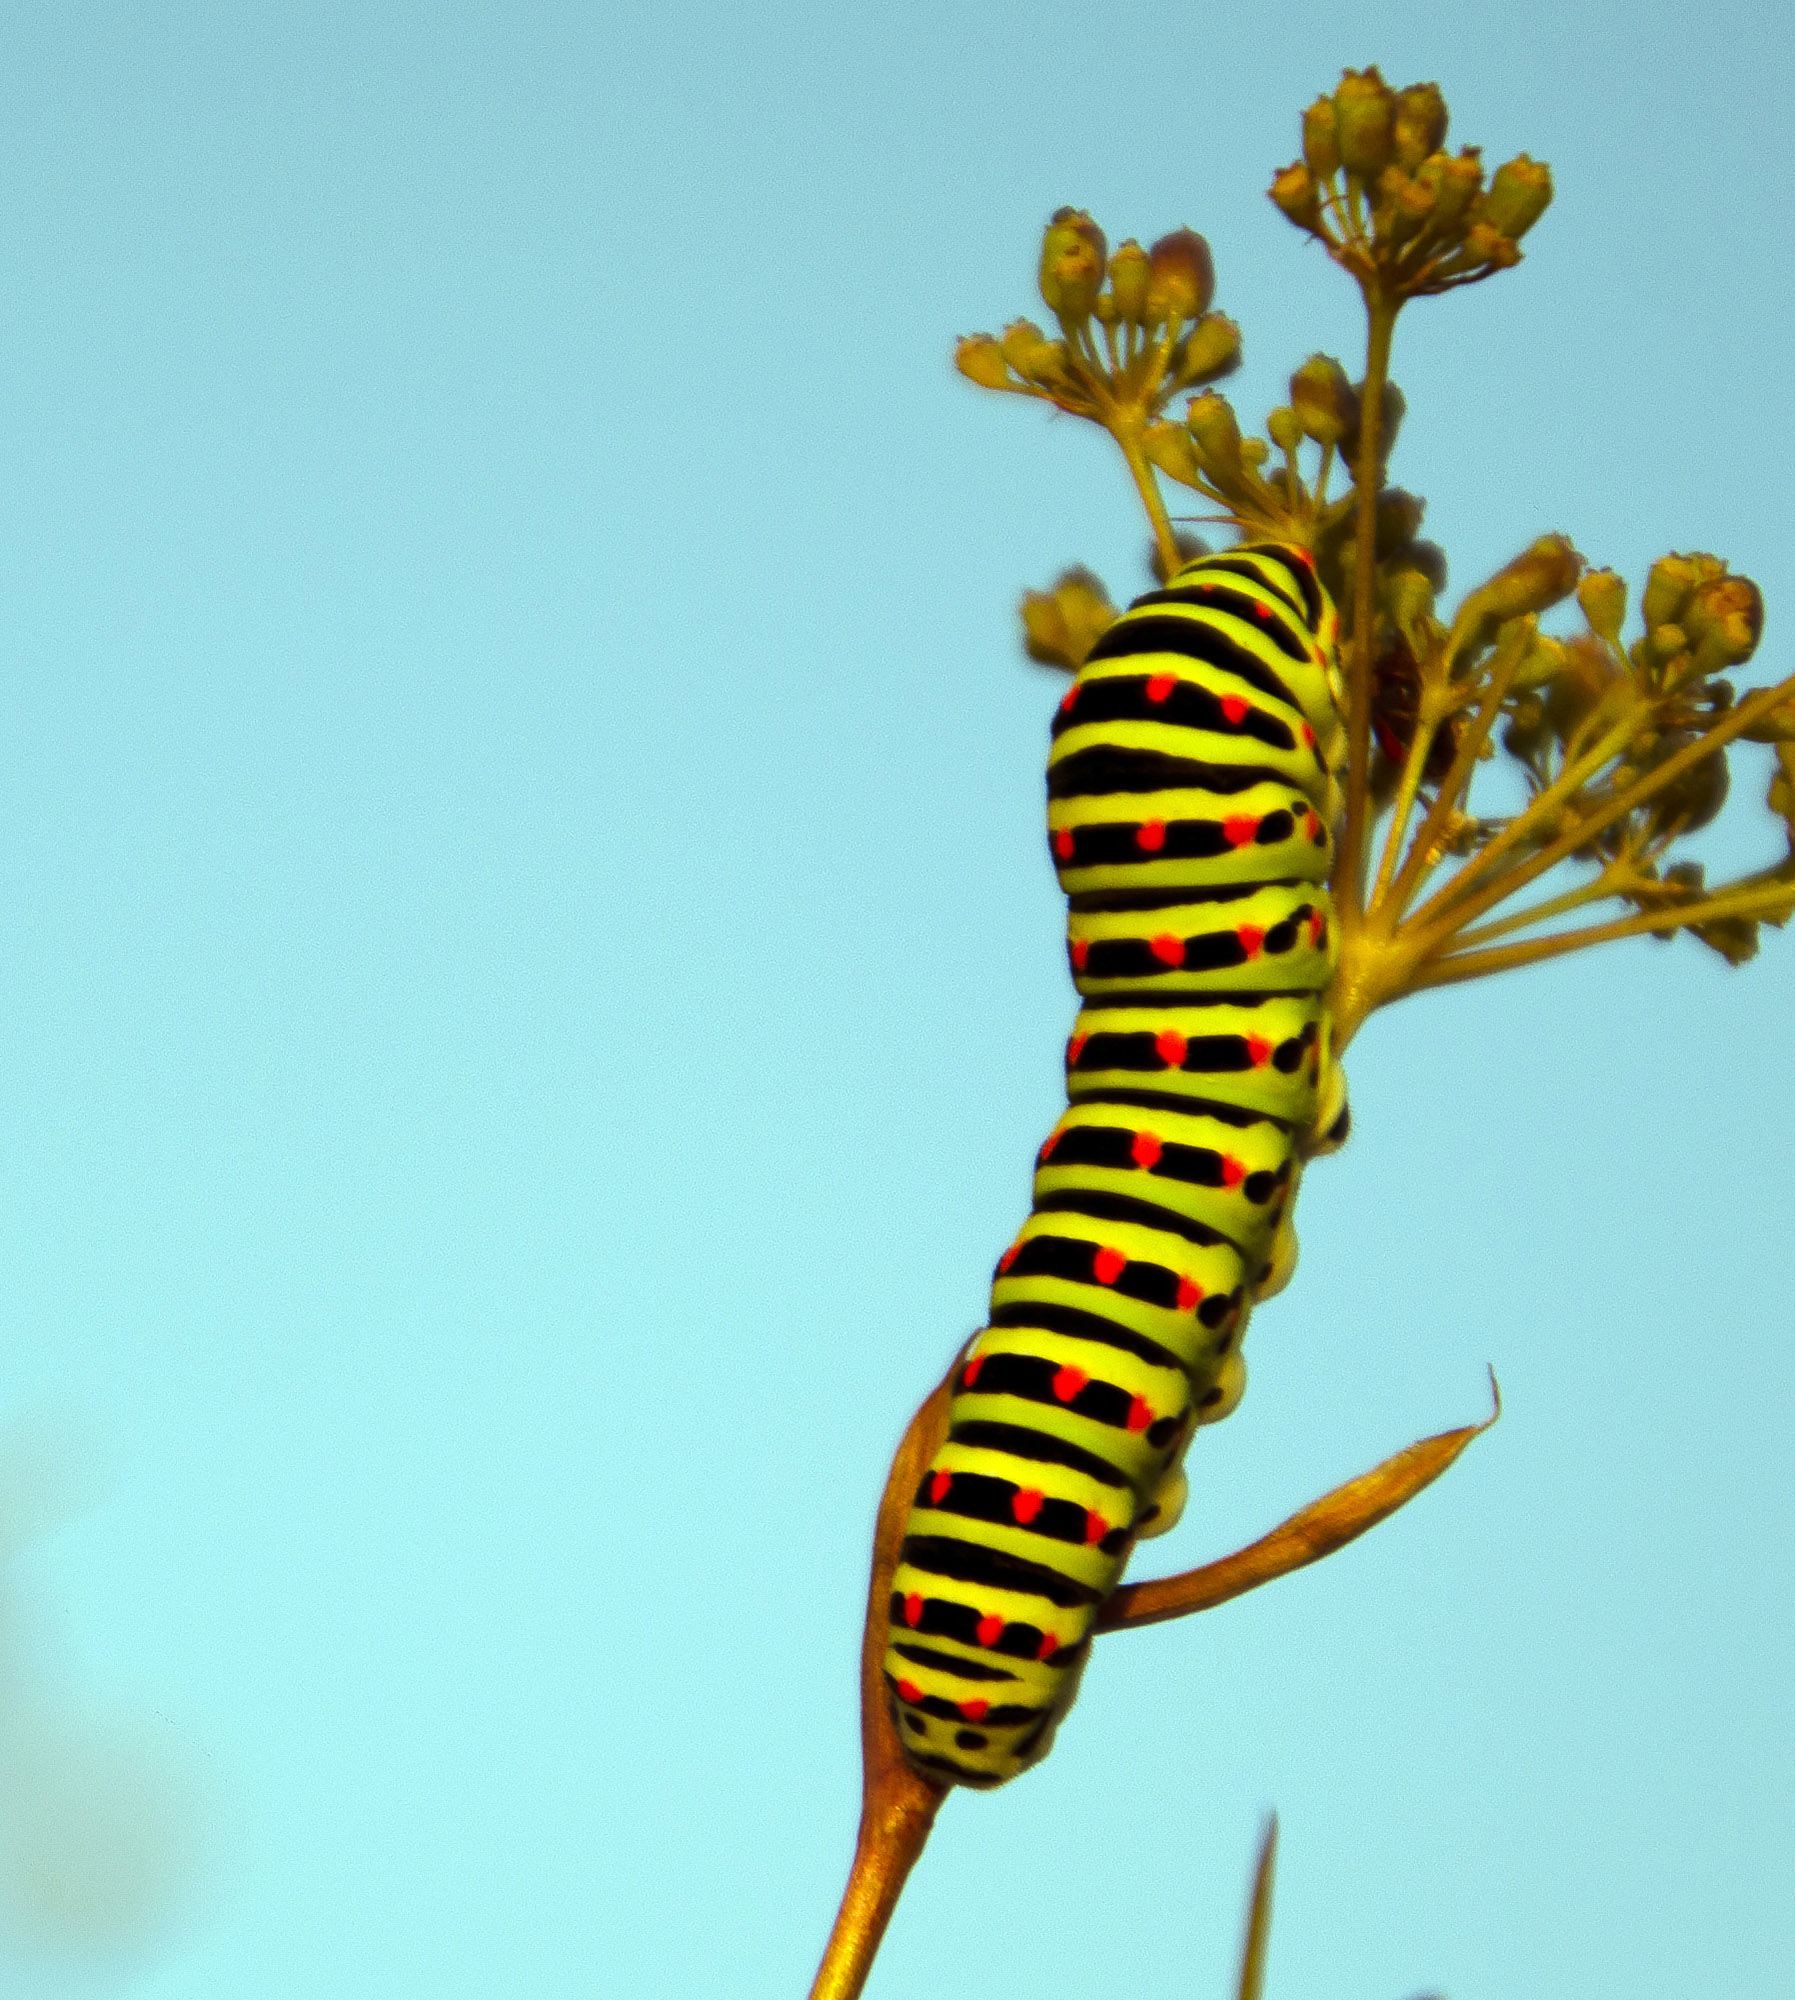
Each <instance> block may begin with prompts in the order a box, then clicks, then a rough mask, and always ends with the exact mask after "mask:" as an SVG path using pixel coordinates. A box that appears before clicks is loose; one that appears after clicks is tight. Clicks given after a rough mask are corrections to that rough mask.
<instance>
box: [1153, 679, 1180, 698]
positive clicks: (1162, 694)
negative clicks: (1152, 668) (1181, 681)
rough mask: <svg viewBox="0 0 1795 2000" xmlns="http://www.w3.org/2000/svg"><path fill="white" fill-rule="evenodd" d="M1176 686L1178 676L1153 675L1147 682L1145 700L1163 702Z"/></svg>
mask: <svg viewBox="0 0 1795 2000" xmlns="http://www.w3.org/2000/svg"><path fill="white" fill-rule="evenodd" d="M1177 685H1178V676H1177V675H1176V674H1154V675H1153V676H1152V678H1151V679H1150V680H1149V681H1148V682H1147V699H1148V700H1149V701H1165V700H1166V699H1167V698H1168V697H1169V696H1170V694H1171V692H1172V690H1173V688H1175V687H1176V686H1177Z"/></svg>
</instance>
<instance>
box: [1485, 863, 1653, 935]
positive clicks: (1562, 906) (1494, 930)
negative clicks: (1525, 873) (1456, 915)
mask: <svg viewBox="0 0 1795 2000" xmlns="http://www.w3.org/2000/svg"><path fill="white" fill-rule="evenodd" d="M1614 872H1615V871H1614V870H1613V869H1612V868H1604V869H1603V870H1602V872H1601V874H1600V875H1599V876H1598V877H1597V878H1596V880H1595V881H1593V882H1586V883H1584V884H1583V886H1582V887H1581V888H1580V889H1567V890H1566V891H1565V893H1564V894H1563V895H1562V896H1553V897H1551V898H1549V899H1548V900H1547V901H1546V902H1543V903H1532V904H1529V905H1528V907H1527V908H1526V909H1524V910H1519V911H1517V912H1516V913H1515V915H1514V916H1512V917H1504V918H1503V919H1502V920H1501V922H1500V923H1494V924H1479V925H1478V926H1477V928H1476V929H1475V930H1469V931H1460V932H1459V933H1458V934H1457V940H1456V942H1457V947H1458V949H1459V950H1461V951H1468V950H1470V949H1472V948H1473V947H1475V946H1480V945H1486V944H1493V943H1494V942H1495V941H1496V939H1497V938H1500V937H1509V936H1511V935H1512V934H1513V933H1514V932H1516V931H1524V930H1526V929H1527V928H1528V926H1529V925H1530V924H1544V923H1549V922H1550V921H1551V920H1552V918H1554V917H1562V916H1564V915H1565V914H1566V912H1567V911H1570V910H1576V909H1581V908H1582V907H1583V905H1584V904H1586V903H1601V902H1606V901H1607V899H1608V898H1609V897H1610V896H1618V895H1620V894H1621V893H1622V892H1621V890H1620V888H1619V887H1618V886H1617V885H1616V884H1615V882H1614V880H1613V877H1614Z"/></svg>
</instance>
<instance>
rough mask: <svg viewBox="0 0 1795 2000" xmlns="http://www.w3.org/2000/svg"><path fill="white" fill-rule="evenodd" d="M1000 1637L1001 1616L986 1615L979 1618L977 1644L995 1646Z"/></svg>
mask: <svg viewBox="0 0 1795 2000" xmlns="http://www.w3.org/2000/svg"><path fill="white" fill-rule="evenodd" d="M1002 1637H1003V1620H1002V1619H1001V1618H993V1617H988V1616H987V1617H984V1618H981V1619H980V1620H979V1644H980V1645H981V1646H995V1645H996V1644H997V1642H998V1640H999V1639H1001V1638H1002Z"/></svg>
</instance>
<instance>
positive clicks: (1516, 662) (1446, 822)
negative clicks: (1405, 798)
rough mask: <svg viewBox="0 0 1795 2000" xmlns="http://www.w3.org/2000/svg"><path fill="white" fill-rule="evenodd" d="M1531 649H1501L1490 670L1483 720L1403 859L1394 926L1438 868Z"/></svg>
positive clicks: (1393, 893) (1394, 890)
mask: <svg viewBox="0 0 1795 2000" xmlns="http://www.w3.org/2000/svg"><path fill="white" fill-rule="evenodd" d="M1453 651H1454V648H1453V646H1452V644H1451V642H1450V641H1448V643H1447V648H1446V656H1445V659H1444V660H1443V661H1442V662H1441V669H1442V672H1443V673H1449V672H1450V671H1451V666H1452V658H1453ZM1525 651H1526V648H1525V646H1524V644H1523V643H1521V642H1520V641H1519V640H1518V639H1517V640H1516V641H1514V642H1512V643H1510V644H1509V645H1508V646H1506V647H1503V646H1498V648H1497V651H1496V657H1495V659H1494V660H1493V661H1492V662H1491V665H1490V678H1489V685H1488V686H1487V687H1486V688H1485V690H1484V695H1483V700H1482V702H1481V703H1480V704H1479V705H1478V710H1477V714H1476V715H1475V716H1474V717H1473V718H1472V722H1471V726H1470V728H1469V729H1467V730H1466V731H1465V733H1464V735H1463V736H1462V737H1461V738H1460V739H1459V744H1458V748H1457V749H1456V750H1455V751H1454V752H1453V757H1452V762H1451V764H1450V765H1449V766H1448V768H1447V771H1446V775H1445V777H1444V778H1443V779H1442V780H1441V781H1440V787H1439V790H1438V791H1437V792H1436V793H1435V794H1434V801H1433V804H1432V805H1431V806H1429V807H1428V809H1427V815H1426V817H1425V818H1424V819H1423V820H1422V822H1421V825H1420V828H1419V830H1418V831H1417V832H1416V835H1415V838H1414V840H1413V841H1412V842H1411V843H1410V845H1409V851H1408V853H1407V855H1406V856H1405V857H1404V859H1403V863H1402V867H1401V869H1400V870H1399V871H1398V873H1397V876H1396V880H1395V881H1394V882H1393V883H1392V884H1391V887H1390V900H1389V911H1390V916H1391V919H1392V920H1393V921H1400V919H1401V916H1402V912H1403V910H1404V908H1405V907H1406V906H1407V904H1408V902H1409V899H1410V898H1411V897H1412V896H1413V895H1414V894H1415V892H1416V890H1417V889H1419V888H1420V886H1421V884H1422V883H1423V882H1425V881H1426V880H1427V877H1428V874H1429V871H1430V870H1431V869H1432V867H1433V866H1434V864H1433V862H1432V861H1430V860H1429V858H1428V857H1429V856H1430V855H1431V854H1432V852H1433V849H1434V847H1435V845H1436V843H1437V842H1439V841H1440V840H1441V839H1442V838H1443V837H1444V836H1445V833H1446V830H1447V828H1448V827H1449V826H1450V825H1451V823H1452V815H1453V814H1454V813H1455V812H1456V811H1457V810H1458V805H1459V800H1460V799H1461V797H1463V795H1464V793H1465V792H1466V790H1467V789H1468V788H1469V785H1470V782H1471V774H1472V772H1473V771H1474V770H1475V769H1476V768H1477V759H1478V756H1479V755H1480V753H1481V752H1482V749H1483V746H1484V743H1485V742H1486V741H1487V740H1488V737H1489V733H1490V731H1491V729H1492V728H1493V727H1494V726H1495V721H1496V717H1497V715H1498V714H1499V713H1500V711H1501V708H1502V703H1503V700H1504V698H1505V697H1506V695H1507V693H1508V688H1509V683H1510V682H1511V681H1512V680H1513V679H1514V676H1515V673H1516V671H1517V670H1518V669H1519V667H1520V664H1521V659H1522V656H1523V654H1524V653H1525Z"/></svg>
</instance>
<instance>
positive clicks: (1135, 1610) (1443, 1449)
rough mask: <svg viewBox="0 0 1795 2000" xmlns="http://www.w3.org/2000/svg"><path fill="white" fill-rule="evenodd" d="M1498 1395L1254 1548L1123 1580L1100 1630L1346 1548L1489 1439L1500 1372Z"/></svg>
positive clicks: (1182, 1609) (1212, 1600)
mask: <svg viewBox="0 0 1795 2000" xmlns="http://www.w3.org/2000/svg"><path fill="white" fill-rule="evenodd" d="M1490 1394H1491V1396H1492V1398H1493V1400H1494V1407H1493V1408H1492V1409H1491V1411H1490V1414H1489V1415H1488V1416H1487V1417H1485V1418H1484V1420H1483V1422H1482V1423H1480V1424H1467V1425H1465V1426H1464V1427H1463V1428H1462V1429H1460V1430H1455V1431H1442V1432H1441V1433H1440V1434H1439V1435H1438V1436H1437V1437H1430V1438H1422V1439H1421V1441H1420V1442H1419V1443H1418V1444H1412V1445H1410V1446H1408V1447H1407V1449H1406V1450H1403V1451H1399V1452H1397V1453H1396V1455H1395V1456H1394V1457H1393V1458H1387V1459H1385V1460H1384V1462H1383V1464H1382V1465H1379V1466H1374V1467H1373V1468H1372V1470H1371V1471H1369V1472H1362V1473H1360V1474H1359V1476H1358V1478H1357V1479H1349V1480H1348V1481H1347V1482H1346V1484H1345V1485H1344V1486H1336V1487H1335V1488H1334V1490H1333V1492H1331V1493H1327V1494H1324V1495H1323V1496H1322V1497H1321V1499H1319V1500H1315V1501H1312V1502H1311V1503H1310V1504H1309V1505H1308V1506H1307V1507H1304V1508H1303V1509H1301V1511H1300V1512H1298V1513H1295V1514H1292V1515H1291V1517H1290V1519H1289V1520H1288V1521H1285V1522H1283V1523H1281V1524H1280V1525H1279V1526H1278V1527H1275V1528H1274V1529H1273V1530H1272V1531H1271V1533H1270V1534H1269V1535H1265V1536H1263V1537H1262V1538H1261V1539H1260V1540H1258V1541H1256V1542H1254V1543H1252V1544H1251V1546H1250V1547H1248V1548H1244V1549H1241V1550H1239V1551H1238V1552H1237V1553H1236V1554H1234V1555H1231V1556H1224V1557H1223V1558H1222V1559H1221V1560H1220V1561H1219V1562H1212V1563H1205V1564H1204V1565H1203V1566H1202V1568H1201V1569H1190V1570H1185V1571H1184V1572H1183V1573H1182V1574H1181V1575H1178V1576H1162V1577H1156V1578H1155V1579H1154V1580H1153V1581H1152V1582H1151V1583H1125V1584H1123V1585H1122V1587H1121V1588H1120V1589H1119V1590H1118V1591H1116V1592H1115V1594H1114V1595H1113V1596H1112V1597H1111V1598H1110V1600H1109V1602H1108V1603H1107V1604H1106V1605H1104V1607H1103V1609H1102V1610H1101V1611H1099V1612H1098V1614H1097V1630H1098V1631H1099V1632H1115V1631H1122V1630H1125V1629H1131V1628H1133V1627H1134V1626H1137V1625H1158V1624H1161V1623H1163V1621H1164V1620H1166V1619H1168V1618H1183V1617H1185V1616H1186V1615H1187V1614H1188V1613H1190V1612H1192V1611H1208V1610H1210V1609H1212V1608H1213V1607H1214V1606H1215V1605H1217V1604H1226V1603H1227V1601H1228V1600H1229V1598H1231V1597H1239V1596H1241V1595H1242V1593H1243V1592H1245V1591H1249V1590H1256V1589H1257V1588H1258V1587H1259V1585H1260V1584H1262V1583H1270V1582H1272V1581H1273V1580H1274V1579H1275V1578H1277V1577H1280V1576H1288V1575H1289V1574H1290V1572H1291V1571H1292V1570H1297V1569H1302V1568H1303V1567H1304V1566H1305V1565H1306V1564H1309V1563H1312V1562H1319V1561H1320V1560H1321V1558H1322V1557H1323V1556H1329V1555H1332V1554H1333V1553H1334V1551H1335V1550H1336V1549H1339V1548H1344V1547H1345V1546H1346V1544H1347V1543H1348V1542H1350V1541H1354V1540H1356V1539H1357V1538H1358V1537H1359V1536H1360V1535H1362V1534H1363V1533H1364V1532H1365V1530H1366V1529H1367V1528H1374V1527H1376V1526H1377V1524H1378V1522H1379V1521H1382V1520H1386V1519H1387V1518H1388V1517H1389V1516H1390V1515H1392V1514H1394V1513H1395V1512H1396V1510H1397V1508H1399V1507H1401V1506H1403V1505H1405V1504H1406V1503H1407V1502H1408V1501H1410V1500H1412V1499H1414V1497H1415V1495H1416V1494H1417V1493H1419V1492H1420V1491H1421V1490H1422V1489H1423V1487H1427V1486H1431V1485H1432V1484H1433V1482H1434V1481H1435V1480H1436V1479H1438V1478H1439V1476H1440V1474H1441V1473H1442V1472H1444V1471H1445V1470H1446V1468H1447V1467H1448V1466H1449V1465H1450V1464H1451V1463H1452V1462H1453V1460H1454V1459H1455V1458H1457V1457H1458V1455H1459V1453H1460V1452H1462V1451H1463V1450H1464V1448H1465V1446H1466V1445H1468V1444H1469V1443H1470V1442H1471V1440H1472V1439H1473V1438H1475V1437H1481V1436H1482V1434H1483V1433H1484V1432H1485V1431H1487V1430H1488V1429H1489V1427H1490V1425H1491V1424H1493V1423H1494V1422H1495V1421H1496V1419H1497V1418H1498V1417H1499V1416H1500V1415H1501V1414H1502V1392H1501V1390H1500V1389H1499V1388H1498V1387H1497V1386H1496V1375H1495V1371H1494V1370H1493V1369H1492V1370H1491V1371H1490Z"/></svg>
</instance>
